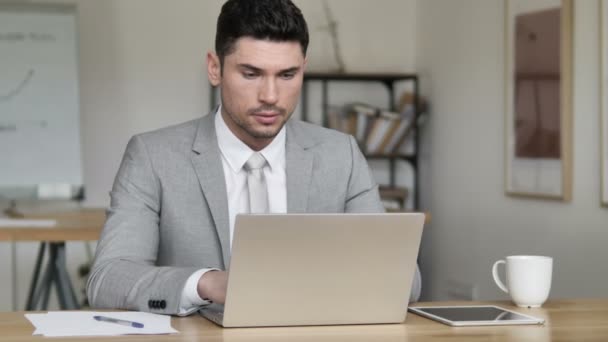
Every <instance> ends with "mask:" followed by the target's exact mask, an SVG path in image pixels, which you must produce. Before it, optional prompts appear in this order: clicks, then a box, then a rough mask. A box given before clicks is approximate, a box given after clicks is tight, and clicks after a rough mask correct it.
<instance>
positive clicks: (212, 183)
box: [191, 113, 230, 269]
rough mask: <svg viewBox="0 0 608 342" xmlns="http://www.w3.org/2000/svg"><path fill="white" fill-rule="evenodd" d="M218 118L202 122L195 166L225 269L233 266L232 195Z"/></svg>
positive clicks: (198, 135)
mask: <svg viewBox="0 0 608 342" xmlns="http://www.w3.org/2000/svg"><path fill="white" fill-rule="evenodd" d="M214 118H215V115H214V114H213V113H212V114H209V115H207V116H205V117H203V118H201V120H200V121H199V125H198V130H197V133H196V137H195V139H194V144H193V146H192V151H193V152H194V153H193V154H192V157H191V159H192V165H193V166H194V170H195V172H196V175H197V177H198V180H199V182H200V185H201V188H202V189H203V194H204V196H205V198H206V200H207V205H208V206H209V210H210V211H211V215H212V216H213V221H214V223H215V229H216V231H217V235H218V237H219V241H220V245H221V248H222V257H223V262H224V268H225V269H228V267H229V264H230V227H229V225H230V223H229V217H228V195H227V194H226V181H225V178H224V170H223V168H222V160H221V156H220V150H219V147H218V144H217V137H216V134H215V124H214Z"/></svg>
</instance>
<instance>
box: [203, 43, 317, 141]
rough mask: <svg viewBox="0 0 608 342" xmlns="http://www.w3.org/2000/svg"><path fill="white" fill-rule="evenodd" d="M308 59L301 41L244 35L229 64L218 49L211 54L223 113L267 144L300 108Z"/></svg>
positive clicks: (241, 132)
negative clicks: (221, 67) (218, 53)
mask: <svg viewBox="0 0 608 342" xmlns="http://www.w3.org/2000/svg"><path fill="white" fill-rule="evenodd" d="M305 65H306V59H305V57H304V55H303V53H302V48H301V46H300V43H299V42H274V41H269V40H258V39H254V38H249V37H244V38H240V39H238V40H237V41H236V44H235V49H234V51H233V52H232V53H231V54H229V55H227V56H225V58H224V65H223V70H220V65H219V59H218V57H217V55H215V54H213V53H209V54H208V56H207V67H208V72H209V79H210V81H211V84H213V85H215V86H217V85H219V86H220V89H221V95H222V117H223V118H224V121H225V122H226V124H227V125H228V127H229V128H230V130H231V131H232V132H233V133H234V134H235V135H236V136H237V137H238V138H239V139H241V140H242V141H243V142H244V143H245V144H247V145H248V146H249V147H251V148H252V149H253V150H260V149H262V148H264V147H265V146H267V145H268V144H269V143H270V142H271V141H272V139H273V138H274V137H275V136H276V135H277V134H278V133H279V131H280V130H281V128H282V127H283V125H285V122H286V121H287V120H288V119H289V117H290V116H291V114H292V113H293V111H294V110H295V107H296V104H297V102H298V98H299V96H300V90H301V89H302V79H303V75H304V67H305ZM220 71H221V72H220Z"/></svg>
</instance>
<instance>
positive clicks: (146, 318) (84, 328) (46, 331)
mask: <svg viewBox="0 0 608 342" xmlns="http://www.w3.org/2000/svg"><path fill="white" fill-rule="evenodd" d="M94 316H106V317H112V318H116V319H122V320H128V321H132V322H138V323H142V324H143V325H144V327H143V328H133V327H129V326H124V325H120V324H116V323H108V322H99V321H96V320H95V319H94V318H93V317H94ZM25 318H27V319H28V320H29V321H30V322H31V323H32V324H33V325H34V327H35V328H36V330H35V331H34V333H33V335H43V336H47V337H66V336H117V335H135V334H137V335H157V334H175V333H178V331H177V330H175V329H173V327H171V316H166V315H156V314H152V313H147V312H133V311H126V312H109V311H106V312H96V311H49V312H48V313H46V314H25Z"/></svg>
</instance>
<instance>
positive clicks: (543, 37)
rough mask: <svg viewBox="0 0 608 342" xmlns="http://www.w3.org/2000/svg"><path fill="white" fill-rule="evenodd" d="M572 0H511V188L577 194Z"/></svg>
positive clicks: (556, 195) (555, 195)
mask: <svg viewBox="0 0 608 342" xmlns="http://www.w3.org/2000/svg"><path fill="white" fill-rule="evenodd" d="M572 7H573V2H572V0H544V1H528V0H506V1H505V9H504V22H505V26H504V28H505V116H504V117H505V193H506V194H507V195H509V196H521V197H531V198H539V199H549V200H557V201H570V200H571V198H572V158H573V157H572V152H573V151H572V120H573V119H572V54H573V45H572V20H573V19H572V17H573V9H572Z"/></svg>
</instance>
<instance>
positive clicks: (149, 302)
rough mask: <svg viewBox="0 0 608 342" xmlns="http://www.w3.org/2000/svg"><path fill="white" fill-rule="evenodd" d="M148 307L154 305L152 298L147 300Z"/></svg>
mask: <svg viewBox="0 0 608 342" xmlns="http://www.w3.org/2000/svg"><path fill="white" fill-rule="evenodd" d="M148 307H149V308H152V307H154V301H153V300H152V299H150V300H149V301H148Z"/></svg>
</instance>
